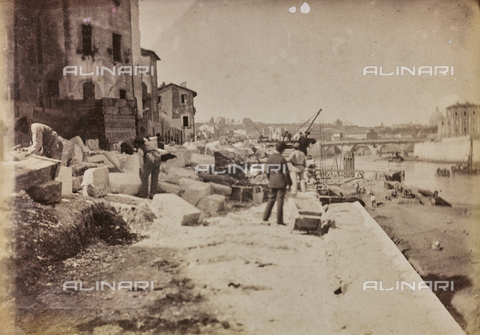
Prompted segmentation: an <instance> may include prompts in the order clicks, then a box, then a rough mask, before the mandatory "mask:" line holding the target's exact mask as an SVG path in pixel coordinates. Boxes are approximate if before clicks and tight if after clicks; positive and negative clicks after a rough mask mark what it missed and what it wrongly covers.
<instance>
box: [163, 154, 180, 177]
mask: <svg viewBox="0 0 480 335" xmlns="http://www.w3.org/2000/svg"><path fill="white" fill-rule="evenodd" d="M175 156H177V158H173V159H169V160H168V161H166V162H164V163H162V165H163V170H164V171H165V172H167V173H168V171H170V169H171V168H184V167H185V155H184V153H183V152H181V151H178V152H176V153H175Z"/></svg>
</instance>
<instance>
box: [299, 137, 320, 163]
mask: <svg viewBox="0 0 480 335" xmlns="http://www.w3.org/2000/svg"><path fill="white" fill-rule="evenodd" d="M309 135H310V132H309V131H306V132H305V136H301V137H300V138H299V139H298V144H300V151H301V152H303V153H304V154H305V157H307V149H308V147H310V144H315V143H316V142H317V141H316V140H315V139H314V138H309V137H308V136H309Z"/></svg>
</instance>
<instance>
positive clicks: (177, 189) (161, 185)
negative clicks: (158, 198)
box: [158, 181, 185, 197]
mask: <svg viewBox="0 0 480 335" xmlns="http://www.w3.org/2000/svg"><path fill="white" fill-rule="evenodd" d="M158 189H159V191H160V192H161V193H173V194H176V195H178V196H179V197H180V196H182V194H183V192H185V189H184V188H183V187H181V186H179V185H177V184H172V183H167V182H166V181H159V182H158Z"/></svg>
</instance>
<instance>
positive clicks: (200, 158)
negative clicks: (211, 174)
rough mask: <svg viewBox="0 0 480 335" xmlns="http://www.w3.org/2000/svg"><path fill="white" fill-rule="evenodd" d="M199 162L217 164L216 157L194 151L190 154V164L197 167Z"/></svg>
mask: <svg viewBox="0 0 480 335" xmlns="http://www.w3.org/2000/svg"><path fill="white" fill-rule="evenodd" d="M198 164H208V165H215V157H213V156H210V155H202V154H197V153H194V152H192V153H191V154H190V166H192V167H193V168H195V166H196V165H198Z"/></svg>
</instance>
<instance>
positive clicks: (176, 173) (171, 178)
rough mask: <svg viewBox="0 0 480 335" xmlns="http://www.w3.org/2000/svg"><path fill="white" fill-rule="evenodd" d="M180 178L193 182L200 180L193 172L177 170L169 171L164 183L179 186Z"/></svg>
mask: <svg viewBox="0 0 480 335" xmlns="http://www.w3.org/2000/svg"><path fill="white" fill-rule="evenodd" d="M182 178H187V179H192V180H194V181H195V180H196V181H198V180H200V177H199V176H198V175H197V174H196V173H195V171H192V170H187V169H183V168H178V169H170V170H169V171H168V173H167V179H165V181H166V182H169V183H173V184H179V183H180V179H182Z"/></svg>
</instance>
